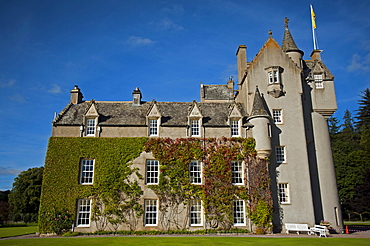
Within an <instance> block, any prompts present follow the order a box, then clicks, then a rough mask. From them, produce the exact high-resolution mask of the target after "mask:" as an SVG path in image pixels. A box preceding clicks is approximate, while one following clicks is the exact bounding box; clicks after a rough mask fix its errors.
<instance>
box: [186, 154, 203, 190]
mask: <svg viewBox="0 0 370 246" xmlns="http://www.w3.org/2000/svg"><path fill="white" fill-rule="evenodd" d="M189 182H190V183H191V184H202V162H201V161H195V160H193V161H191V162H190V163H189Z"/></svg>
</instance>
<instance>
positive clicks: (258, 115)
mask: <svg viewBox="0 0 370 246" xmlns="http://www.w3.org/2000/svg"><path fill="white" fill-rule="evenodd" d="M270 118H271V117H270V116H269V114H268V113H267V111H266V109H265V106H264V102H263V99H262V96H261V94H260V92H259V90H258V87H256V92H255V95H254V101H253V107H252V111H251V114H250V117H249V118H248V121H249V122H250V123H251V124H252V125H253V128H252V134H253V137H254V139H255V140H256V151H257V157H258V158H261V159H266V158H268V157H269V156H270V154H271V139H270V138H271V134H270V132H271V129H270Z"/></svg>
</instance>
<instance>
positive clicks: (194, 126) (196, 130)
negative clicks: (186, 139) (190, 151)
mask: <svg viewBox="0 0 370 246" xmlns="http://www.w3.org/2000/svg"><path fill="white" fill-rule="evenodd" d="M190 126H191V136H192V137H197V136H200V125H199V120H191V121H190Z"/></svg>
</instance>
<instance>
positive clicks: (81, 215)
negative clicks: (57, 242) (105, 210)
mask: <svg viewBox="0 0 370 246" xmlns="http://www.w3.org/2000/svg"><path fill="white" fill-rule="evenodd" d="M90 217H91V200H90V199H78V201H77V218H76V226H77V227H90V222H91V218H90Z"/></svg>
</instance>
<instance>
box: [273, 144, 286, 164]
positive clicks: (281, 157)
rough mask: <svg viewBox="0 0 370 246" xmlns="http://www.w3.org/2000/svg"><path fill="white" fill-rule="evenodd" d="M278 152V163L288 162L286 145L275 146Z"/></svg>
mask: <svg viewBox="0 0 370 246" xmlns="http://www.w3.org/2000/svg"><path fill="white" fill-rule="evenodd" d="M275 153H276V162H277V163H286V158H285V146H278V147H276V148H275Z"/></svg>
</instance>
